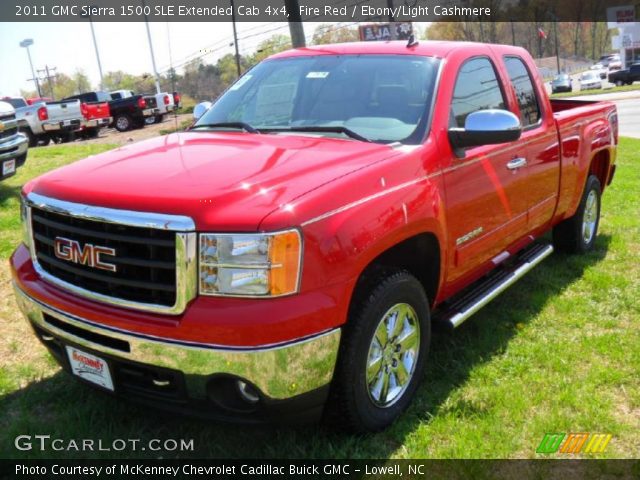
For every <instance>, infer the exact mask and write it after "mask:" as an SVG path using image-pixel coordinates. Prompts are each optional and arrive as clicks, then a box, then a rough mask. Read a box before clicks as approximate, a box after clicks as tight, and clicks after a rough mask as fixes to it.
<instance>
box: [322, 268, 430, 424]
mask: <svg viewBox="0 0 640 480" xmlns="http://www.w3.org/2000/svg"><path fill="white" fill-rule="evenodd" d="M398 305H409V306H411V308H412V309H413V314H415V317H416V318H415V319H414V321H413V322H410V320H409V319H410V317H411V315H412V314H410V311H409V310H408V309H406V307H403V308H405V310H406V313H407V316H404V318H403V323H402V325H403V329H402V331H400V332H399V333H394V334H392V335H390V336H388V343H386V347H385V348H384V349H382V350H381V349H379V348H377V347H374V342H375V341H376V340H374V336H375V335H376V331H377V330H378V331H380V330H379V328H378V327H379V326H381V325H382V324H383V322H384V321H385V318H389V319H390V321H391V320H392V319H393V318H394V317H393V316H388V314H389V313H390V312H392V311H393V309H395V308H397V306H398ZM399 312H400V311H399ZM398 315H403V314H402V313H398ZM395 318H396V319H397V318H399V317H398V316H396V317H395ZM412 324H413V332H414V333H413V336H411V338H412V339H413V342H415V340H416V338H417V339H419V343H418V345H417V346H416V345H414V346H413V347H412V348H414V349H415V351H414V352H404V353H403V352H402V350H400V349H399V350H394V348H393V347H394V346H395V345H394V343H393V342H394V338H395V339H397V338H401V337H403V336H404V337H405V338H409V334H408V333H406V332H411V331H412ZM385 325H386V324H385ZM415 325H418V326H419V328H418V329H417V332H416V329H415ZM392 329H393V328H392ZM383 331H386V329H383ZM385 337H387V335H385ZM430 338H431V321H430V315H429V302H428V299H427V295H426V294H425V292H424V289H423V288H422V285H421V284H420V282H419V281H418V280H417V279H416V278H415V277H414V276H412V275H411V274H409V273H408V272H406V271H404V270H393V271H381V272H379V274H376V275H374V276H373V278H372V279H370V280H368V281H365V282H364V283H363V284H362V285H361V286H360V287H359V288H358V289H357V292H356V294H355V295H354V299H353V301H352V305H351V308H350V312H349V319H348V322H347V324H346V325H345V327H344V329H343V335H342V341H341V345H340V352H339V355H338V363H337V365H336V371H335V374H334V378H333V382H332V385H331V393H330V396H329V400H328V404H327V409H326V420H327V421H329V422H330V423H333V424H334V425H336V426H338V427H339V428H342V429H345V430H347V431H351V432H355V433H364V432H372V431H378V430H382V429H383V428H385V427H387V426H389V425H390V424H391V423H393V421H394V420H396V418H398V416H399V415H400V414H401V413H402V412H403V411H404V410H405V409H406V408H407V406H408V405H409V403H410V402H411V399H412V397H413V395H414V394H415V391H416V389H417V387H418V385H419V383H420V379H421V378H422V375H423V373H424V366H425V361H426V356H427V353H428V351H429V341H430ZM376 345H379V344H376ZM406 345H410V343H408V342H406ZM387 347H388V348H387ZM372 352H373V353H372ZM392 352H393V353H392ZM376 354H379V357H378V358H379V359H380V361H379V362H374V363H375V364H376V365H377V366H378V368H377V370H376V369H375V368H374V369H372V370H370V373H369V374H368V373H367V369H368V368H370V367H368V365H371V364H370V363H369V361H370V358H371V356H372V355H373V356H374V357H375V356H377V355H376ZM393 355H397V356H401V355H407V356H405V357H404V358H405V361H407V362H409V363H410V364H411V366H410V368H409V370H411V372H410V373H409V375H408V377H406V378H407V381H406V383H405V384H404V386H402V387H400V386H397V385H400V384H399V382H401V377H400V376H399V374H400V369H399V367H397V365H400V364H401V363H402V367H404V370H403V371H404V372H408V370H407V368H406V364H405V362H404V361H398V362H397V364H396V363H393V362H395V360H393V359H392V357H393ZM415 356H417V360H416V358H415ZM400 358H402V357H400ZM412 359H413V362H410V361H411V360H412ZM385 364H386V365H387V367H385V366H384V365H385ZM385 372H387V373H385ZM389 372H390V373H389ZM367 375H370V378H373V379H374V380H369V381H368V380H367ZM385 375H386V378H387V379H388V381H389V383H390V384H391V385H396V386H397V387H396V390H395V392H396V396H395V397H392V398H390V399H389V401H388V402H386V404H384V405H383V404H381V403H384V402H382V400H386V399H387V398H388V396H387V395H385V394H383V393H382V392H383V388H382V387H381V388H380V389H379V392H378V393H379V394H378V395H377V394H376V392H375V391H373V392H372V391H371V390H372V388H373V387H374V386H381V385H382V383H379V382H378V380H379V379H382V377H384V376H385ZM392 379H395V381H394V382H391V380H392ZM380 382H382V380H380ZM397 388H400V389H401V390H399V391H398V390H397ZM373 390H375V388H373ZM389 395H392V390H389ZM376 396H378V397H379V398H377V399H376V398H375V397H376Z"/></svg>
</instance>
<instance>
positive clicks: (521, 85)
mask: <svg viewBox="0 0 640 480" xmlns="http://www.w3.org/2000/svg"><path fill="white" fill-rule="evenodd" d="M504 63H505V66H506V67H507V72H508V73H509V79H510V80H511V85H513V89H514V90H515V92H516V98H517V99H518V107H519V108H520V121H521V122H522V126H523V127H528V126H530V125H535V124H537V123H538V122H539V121H540V118H541V114H540V102H539V101H538V96H537V95H536V90H535V88H534V86H533V81H532V79H531V75H530V74H529V70H528V69H527V67H526V65H525V64H524V61H523V60H522V59H521V58H520V57H512V56H509V57H505V58H504Z"/></svg>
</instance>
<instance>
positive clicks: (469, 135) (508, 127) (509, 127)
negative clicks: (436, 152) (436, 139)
mask: <svg viewBox="0 0 640 480" xmlns="http://www.w3.org/2000/svg"><path fill="white" fill-rule="evenodd" d="M521 134H522V125H521V124H520V119H519V118H518V117H516V116H515V115H514V114H513V113H511V112H509V111H507V110H497V109H496V110H479V111H477V112H473V113H470V114H469V115H468V116H467V119H466V120H465V122H464V128H450V129H449V141H450V142H451V145H452V146H453V147H454V148H455V149H456V150H460V149H463V148H467V147H477V146H479V145H493V144H497V143H507V142H513V141H515V140H518V139H519V138H520V135H521Z"/></svg>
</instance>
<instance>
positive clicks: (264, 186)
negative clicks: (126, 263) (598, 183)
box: [11, 42, 615, 346]
mask: <svg viewBox="0 0 640 480" xmlns="http://www.w3.org/2000/svg"><path fill="white" fill-rule="evenodd" d="M323 54H327V55H328V54H363V55H367V54H397V55H406V54H412V55H429V56H435V57H439V58H442V59H443V60H442V63H441V72H440V79H439V82H438V86H437V88H438V92H437V95H434V97H435V98H436V100H435V104H434V106H433V114H432V120H431V128H430V131H429V134H428V135H427V137H426V138H425V140H424V142H423V143H422V144H421V145H415V146H394V145H381V144H375V143H363V142H359V141H355V140H349V139H336V138H326V137H319V136H312V135H291V134H276V135H260V134H249V133H241V132H237V133H236V132H225V133H222V132H215V133H212V132H186V133H179V134H171V135H167V136H163V137H159V138H155V139H152V140H149V141H145V142H140V143H137V144H133V145H127V146H124V147H121V148H119V149H116V150H113V151H110V152H107V153H103V154H100V155H96V156H93V157H90V158H88V159H86V160H83V161H81V162H77V163H74V164H72V165H69V166H67V167H64V168H61V169H58V170H55V171H52V172H50V173H48V174H46V175H43V176H42V177H40V178H38V179H36V180H35V181H32V182H30V183H29V184H28V185H26V186H25V188H24V193H29V192H30V191H33V192H36V193H38V194H41V195H45V196H49V197H53V198H56V199H60V200H66V201H71V202H78V203H83V204H89V205H98V206H104V207H110V208H116V209H126V210H136V211H141V212H157V213H165V214H177V215H187V216H189V217H191V218H193V220H194V222H195V224H196V229H197V230H198V231H200V232H254V231H276V230H281V229H286V228H291V227H297V228H300V229H301V231H302V234H303V246H304V252H303V268H302V281H301V288H300V293H299V294H296V295H293V296H289V297H282V298H276V299H242V298H218V297H202V296H201V297H198V298H196V299H195V300H194V301H193V302H192V303H191V304H190V305H189V306H188V308H187V310H186V311H185V312H184V313H183V314H181V315H178V316H168V315H160V314H150V313H144V312H140V311H134V310H127V309H123V308H116V307H112V306H108V305H104V304H100V303H96V302H93V301H89V300H86V299H82V298H78V297H77V296H74V295H72V294H71V293H69V292H65V291H63V290H61V289H59V288H57V287H54V286H52V285H49V284H47V283H46V282H43V281H42V280H41V279H39V278H38V276H37V274H36V273H35V271H34V270H33V266H32V264H31V260H30V259H29V256H28V252H27V251H26V249H25V248H24V247H20V248H19V249H18V250H17V251H16V253H15V254H14V256H13V257H12V260H11V262H12V267H13V275H14V278H15V280H16V281H17V283H18V284H19V286H20V287H21V288H23V289H24V290H25V291H26V292H27V293H28V294H29V295H31V296H33V297H34V298H36V299H38V300H39V301H41V302H43V303H46V304H48V305H52V306H54V307H55V308H58V309H60V310H63V311H66V312H69V313H71V314H73V315H77V316H80V317H83V318H87V319H90V320H92V321H95V322H98V323H103V324H105V325H109V326H112V327H118V328H124V329H127V330H132V331H136V332H141V333H147V334H151V335H156V336H159V337H167V338H174V339H181V340H193V341H199V342H206V343H213V344H219V345H232V346H257V345H267V344H273V343H279V342H285V341H288V340H292V339H296V338H300V337H305V336H308V335H311V334H314V333H317V332H321V331H324V330H327V329H330V328H333V327H338V326H340V325H342V324H343V323H344V322H345V321H346V319H347V311H348V306H349V302H350V300H351V296H352V292H353V288H354V286H355V284H356V281H357V279H358V277H359V276H360V274H361V273H362V271H363V270H364V269H365V267H366V266H367V265H368V264H369V263H370V262H371V261H373V260H374V259H375V258H376V257H377V256H378V255H380V254H381V253H383V252H384V251H385V250H387V249H388V248H390V247H392V246H394V245H396V244H397V243H399V242H401V241H403V240H405V239H407V238H410V237H412V236H415V235H418V234H422V233H429V234H431V235H433V236H434V237H435V238H436V239H437V241H438V243H439V245H440V252H441V258H440V282H439V288H438V293H437V295H436V298H433V299H431V300H432V303H433V304H434V306H436V307H437V304H438V303H439V302H441V301H442V300H444V299H446V298H447V297H449V296H451V295H452V294H454V293H456V292H458V291H459V290H460V289H461V288H463V287H465V286H467V285H468V284H469V283H471V282H472V281H474V280H476V279H477V278H479V277H481V276H482V275H484V274H486V273H487V272H488V271H489V270H490V269H491V268H492V267H493V266H494V264H493V263H492V259H494V258H495V257H496V256H497V255H499V254H501V253H502V252H505V251H507V252H511V253H515V252H516V251H517V250H518V249H521V248H522V247H524V246H525V245H526V244H527V243H529V242H531V241H532V240H533V239H534V238H535V237H536V236H538V235H540V234H542V233H544V232H545V231H547V230H548V229H549V228H551V227H552V226H553V225H554V224H556V223H558V222H559V221H561V220H562V219H564V218H566V217H567V216H570V215H572V213H573V212H574V211H575V209H576V207H577V204H578V202H579V199H580V196H581V194H582V188H583V187H584V184H585V181H586V176H587V174H588V172H589V169H590V165H591V161H592V158H594V156H595V155H603V154H606V155H609V158H610V167H611V166H613V163H614V161H615V144H614V140H613V135H612V132H611V126H610V122H609V119H608V117H609V115H611V114H612V113H613V112H615V107H614V106H613V105H611V104H608V103H604V102H574V103H571V104H567V103H555V102H554V103H551V102H550V101H549V99H548V97H547V95H546V93H545V90H544V85H543V83H542V81H541V80H540V79H539V78H538V76H537V71H536V68H535V66H534V64H533V62H532V60H531V58H530V56H529V55H528V53H527V52H526V51H525V50H523V49H520V48H515V47H508V46H498V45H492V46H488V45H482V44H467V43H457V42H421V43H420V44H419V45H417V46H415V47H411V48H407V47H406V45H405V43H404V42H387V43H384V42H372V43H353V44H344V45H327V46H320V47H311V48H306V49H300V50H293V51H289V52H284V53H281V54H278V55H275V56H274V57H272V58H274V59H277V58H282V57H289V56H295V55H323ZM504 55H517V56H520V57H521V58H522V59H523V60H524V62H525V63H526V65H527V66H528V68H529V69H530V71H531V73H532V75H533V76H534V80H535V88H536V91H537V95H538V97H539V99H540V104H541V105H540V107H541V109H542V120H541V122H540V124H539V125H538V126H537V127H536V128H533V129H530V130H527V131H525V132H524V133H523V135H522V138H521V139H520V140H519V141H516V142H513V143H512V144H504V145H489V146H482V147H476V148H472V149H469V150H468V151H467V153H466V155H465V156H464V158H459V157H457V156H456V155H455V154H454V152H453V150H452V148H451V146H450V143H449V140H448V135H447V130H448V128H449V122H448V120H449V111H450V101H451V97H452V94H453V88H454V84H455V81H456V77H457V72H458V69H459V67H460V65H462V63H463V62H464V61H465V60H466V59H468V58H470V57H474V56H486V57H489V58H490V59H491V61H492V62H493V63H494V64H495V66H496V71H497V73H498V76H499V80H500V81H501V83H502V85H503V90H504V95H505V98H506V100H507V103H508V108H509V109H510V110H512V111H513V112H514V113H516V114H518V112H519V110H518V105H517V101H516V96H515V93H514V91H513V89H512V87H511V86H510V82H509V80H508V76H507V73H506V68H505V66H504V64H503V56H504ZM516 157H526V158H528V159H529V167H527V168H525V169H523V170H521V171H518V172H516V173H512V172H510V171H507V170H506V169H505V164H506V163H507V162H508V161H510V160H511V159H513V158H516ZM603 188H604V185H603ZM480 227H481V229H482V232H481V234H479V235H478V236H476V237H475V238H473V239H472V240H470V241H468V242H460V241H459V239H460V238H461V237H463V236H464V235H465V234H467V233H468V232H469V231H472V230H474V229H475V228H480Z"/></svg>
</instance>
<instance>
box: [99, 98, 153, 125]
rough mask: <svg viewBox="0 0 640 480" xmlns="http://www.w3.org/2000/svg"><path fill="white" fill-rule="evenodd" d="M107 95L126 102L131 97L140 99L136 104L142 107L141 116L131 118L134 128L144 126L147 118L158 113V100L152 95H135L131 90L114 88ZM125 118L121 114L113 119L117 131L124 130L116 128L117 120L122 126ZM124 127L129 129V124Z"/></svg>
mask: <svg viewBox="0 0 640 480" xmlns="http://www.w3.org/2000/svg"><path fill="white" fill-rule="evenodd" d="M109 95H111V99H112V100H116V101H125V102H126V101H127V100H128V101H129V102H130V101H131V99H132V98H136V99H141V100H138V104H139V105H140V106H141V108H142V109H143V111H142V118H140V117H136V118H134V119H133V122H132V126H133V127H135V128H142V127H144V125H145V124H146V123H147V120H148V119H150V118H152V117H155V116H156V115H158V113H159V109H158V102H157V100H156V97H155V96H154V95H136V94H135V93H133V91H131V90H115V91H113V92H109ZM125 120H126V117H123V116H120V117H119V118H118V119H115V124H116V129H118V130H119V131H124V130H121V128H118V122H120V124H121V126H122V127H124V123H125ZM124 128H125V130H129V128H131V126H129V127H124Z"/></svg>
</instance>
